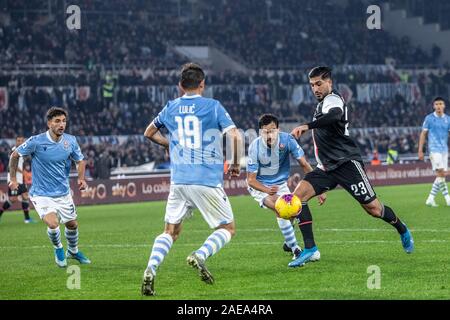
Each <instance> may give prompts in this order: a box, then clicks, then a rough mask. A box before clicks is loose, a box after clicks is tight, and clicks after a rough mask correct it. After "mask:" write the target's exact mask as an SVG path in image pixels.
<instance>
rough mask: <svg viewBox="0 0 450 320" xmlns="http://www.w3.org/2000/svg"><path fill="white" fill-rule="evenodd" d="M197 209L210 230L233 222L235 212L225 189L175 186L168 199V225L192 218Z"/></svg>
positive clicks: (166, 220)
mask: <svg viewBox="0 0 450 320" xmlns="http://www.w3.org/2000/svg"><path fill="white" fill-rule="evenodd" d="M195 208H198V209H199V210H200V213H201V214H202V216H203V218H204V219H205V221H206V222H207V223H208V225H209V226H210V228H212V229H215V228H217V227H218V226H220V225H223V224H228V223H231V222H233V220H234V216H233V210H232V209H231V205H230V201H229V200H228V197H227V195H226V194H225V191H224V190H223V188H214V187H208V186H200V185H187V184H173V185H171V186H170V193H169V198H168V199H167V206H166V216H165V218H164V220H165V222H166V223H170V224H179V223H181V222H182V221H183V220H184V219H186V218H190V217H191V216H192V214H193V211H194V209H195Z"/></svg>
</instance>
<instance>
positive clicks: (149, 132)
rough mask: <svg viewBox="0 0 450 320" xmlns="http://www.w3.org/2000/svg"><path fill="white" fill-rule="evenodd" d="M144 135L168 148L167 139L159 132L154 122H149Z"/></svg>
mask: <svg viewBox="0 0 450 320" xmlns="http://www.w3.org/2000/svg"><path fill="white" fill-rule="evenodd" d="M144 136H145V137H146V138H147V139H149V140H150V141H152V142H154V143H156V144H159V145H160V146H163V147H164V148H167V149H168V148H169V140H167V138H166V137H164V136H163V135H162V134H161V132H159V129H158V127H156V126H155V124H154V122H152V123H150V124H149V125H148V127H147V129H145V132H144Z"/></svg>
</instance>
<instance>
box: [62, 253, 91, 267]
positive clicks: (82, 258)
mask: <svg viewBox="0 0 450 320" xmlns="http://www.w3.org/2000/svg"><path fill="white" fill-rule="evenodd" d="M66 256H67V259H75V260H78V262H79V263H81V264H90V263H91V260H89V259H88V258H87V257H86V256H85V255H84V254H83V253H82V252H81V251H78V252H77V253H72V252H70V251H69V250H67V254H66Z"/></svg>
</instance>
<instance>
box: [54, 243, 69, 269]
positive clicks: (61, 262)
mask: <svg viewBox="0 0 450 320" xmlns="http://www.w3.org/2000/svg"><path fill="white" fill-rule="evenodd" d="M55 262H56V264H57V265H58V267H60V268H65V267H67V260H66V258H65V257H64V248H58V249H55Z"/></svg>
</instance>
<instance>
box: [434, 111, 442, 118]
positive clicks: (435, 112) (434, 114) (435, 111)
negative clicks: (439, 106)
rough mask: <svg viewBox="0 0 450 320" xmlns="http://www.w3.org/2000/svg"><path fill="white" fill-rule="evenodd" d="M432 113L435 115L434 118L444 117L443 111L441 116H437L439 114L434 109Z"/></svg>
mask: <svg viewBox="0 0 450 320" xmlns="http://www.w3.org/2000/svg"><path fill="white" fill-rule="evenodd" d="M433 114H434V116H435V117H436V118H443V117H445V113H444V114H442V116H441V117H439V116H438V115H437V113H436V111H435V112H433Z"/></svg>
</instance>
